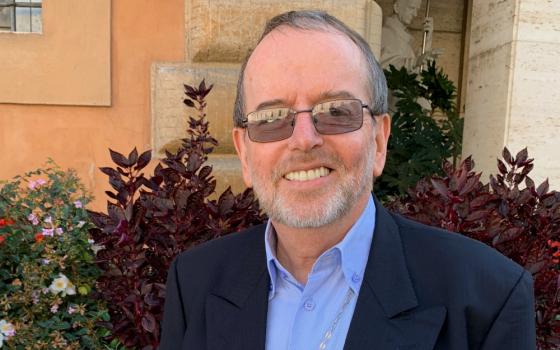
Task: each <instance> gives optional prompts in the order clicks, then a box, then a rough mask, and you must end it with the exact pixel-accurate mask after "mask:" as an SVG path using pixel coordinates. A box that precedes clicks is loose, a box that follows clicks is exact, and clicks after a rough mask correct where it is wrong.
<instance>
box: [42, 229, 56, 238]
mask: <svg viewBox="0 0 560 350" xmlns="http://www.w3.org/2000/svg"><path fill="white" fill-rule="evenodd" d="M43 236H49V237H53V236H54V229H52V228H43Z"/></svg>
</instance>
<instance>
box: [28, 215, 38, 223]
mask: <svg viewBox="0 0 560 350" xmlns="http://www.w3.org/2000/svg"><path fill="white" fill-rule="evenodd" d="M27 220H29V221H31V223H32V224H33V225H39V219H37V217H36V216H35V214H33V213H31V214H29V215H27Z"/></svg>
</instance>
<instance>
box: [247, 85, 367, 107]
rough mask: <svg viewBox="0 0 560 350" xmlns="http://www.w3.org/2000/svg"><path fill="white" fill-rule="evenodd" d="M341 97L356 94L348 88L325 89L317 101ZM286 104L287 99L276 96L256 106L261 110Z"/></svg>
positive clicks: (351, 96) (350, 96)
mask: <svg viewBox="0 0 560 350" xmlns="http://www.w3.org/2000/svg"><path fill="white" fill-rule="evenodd" d="M339 98H356V96H355V95H354V94H352V93H351V92H349V91H346V90H334V91H333V90H329V91H325V92H322V93H321V94H320V95H319V97H318V98H317V99H316V102H315V103H319V102H320V101H324V100H333V99H339ZM285 105H286V101H285V100H283V99H281V98H276V99H273V100H268V101H264V102H261V103H259V104H258V105H257V107H256V108H255V111H259V110H262V109H267V108H271V107H278V106H285Z"/></svg>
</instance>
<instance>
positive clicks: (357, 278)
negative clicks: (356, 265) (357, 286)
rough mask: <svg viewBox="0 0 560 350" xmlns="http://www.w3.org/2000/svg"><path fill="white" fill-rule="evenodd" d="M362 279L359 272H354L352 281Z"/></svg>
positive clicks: (356, 281)
mask: <svg viewBox="0 0 560 350" xmlns="http://www.w3.org/2000/svg"><path fill="white" fill-rule="evenodd" d="M361 280H362V277H361V276H360V275H358V274H357V273H354V274H353V275H352V282H354V283H358V282H360V281H361Z"/></svg>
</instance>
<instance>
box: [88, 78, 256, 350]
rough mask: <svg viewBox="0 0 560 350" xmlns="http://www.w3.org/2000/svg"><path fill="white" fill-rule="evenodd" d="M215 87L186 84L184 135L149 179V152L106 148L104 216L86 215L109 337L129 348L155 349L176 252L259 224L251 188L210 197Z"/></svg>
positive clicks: (99, 214) (98, 213)
mask: <svg viewBox="0 0 560 350" xmlns="http://www.w3.org/2000/svg"><path fill="white" fill-rule="evenodd" d="M211 89H212V86H209V87H206V85H205V83H204V81H202V82H201V83H200V85H199V86H198V88H193V87H191V86H188V85H185V94H186V95H187V98H186V99H185V100H184V101H183V102H184V103H185V105H186V106H187V107H190V108H193V109H195V110H196V112H197V117H196V118H193V117H189V120H188V130H187V132H188V136H187V138H185V139H183V140H182V145H181V147H180V148H179V149H178V150H177V151H176V152H174V153H171V152H166V155H165V158H164V159H162V160H161V161H160V163H159V164H158V165H157V166H156V167H155V170H154V174H153V175H152V176H145V175H144V173H142V170H143V169H144V168H145V167H146V166H147V165H148V163H149V162H150V158H151V152H150V151H146V152H144V153H142V154H141V155H138V152H137V151H136V149H134V150H133V151H132V152H130V154H129V155H128V156H124V155H123V154H120V153H118V152H115V151H112V150H110V153H111V158H112V160H113V162H114V163H115V164H116V166H115V167H104V168H101V171H102V172H103V173H105V174H107V175H108V176H109V183H110V185H111V187H112V188H113V191H107V192H106V194H107V196H108V197H109V200H108V202H107V213H101V212H90V217H91V218H92V220H93V222H94V224H95V225H96V226H97V228H95V229H92V230H91V234H92V236H93V238H94V240H95V241H96V244H99V245H102V246H103V247H104V248H103V249H101V250H100V251H99V252H98V253H97V259H98V265H99V267H100V268H101V269H102V270H103V275H102V277H101V278H100V279H99V280H98V289H99V290H100V291H102V294H103V298H104V299H105V300H106V301H107V304H108V306H109V310H110V315H111V322H110V324H109V325H108V326H109V327H111V328H112V335H111V337H112V338H117V339H119V341H120V342H121V343H122V344H123V345H124V346H125V347H127V348H134V349H144V350H150V349H156V348H157V347H158V345H159V336H160V321H161V319H162V313H163V304H164V299H165V281H166V278H167V270H168V268H169V266H170V264H171V261H172V260H173V258H174V257H175V256H176V255H177V254H178V253H179V252H181V251H183V250H185V249H188V248H189V247H191V246H193V245H196V244H198V243H201V242H205V241H208V240H210V239H212V238H215V237H218V236H221V235H225V234H227V233H230V232H237V231H239V230H241V229H243V228H245V227H248V226H251V225H254V224H257V223H260V222H262V221H264V219H265V218H264V217H263V215H262V214H261V212H260V210H259V207H258V204H257V202H256V200H255V198H254V195H253V192H252V191H251V190H246V191H245V192H243V193H241V194H238V195H234V194H233V193H232V191H231V190H230V189H229V188H228V189H227V190H225V191H224V192H223V193H222V194H221V195H220V196H219V197H218V199H217V200H216V199H210V198H209V197H210V196H211V195H212V194H213V193H214V189H215V187H216V180H215V179H214V178H213V177H212V175H211V174H212V167H211V166H209V165H205V163H206V161H207V160H208V154H209V153H211V152H212V150H213V148H214V147H215V146H216V145H217V143H218V142H217V140H216V139H214V138H213V137H212V136H210V133H209V131H208V121H207V120H206V114H205V108H206V102H205V97H206V96H207V95H208V93H209V92H210V90H211Z"/></svg>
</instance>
